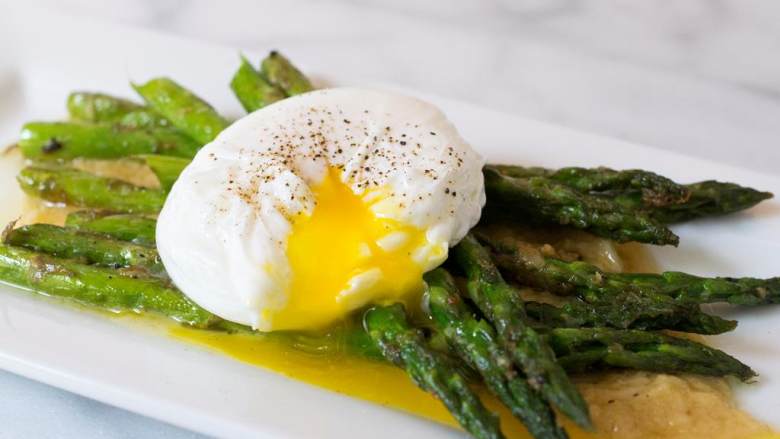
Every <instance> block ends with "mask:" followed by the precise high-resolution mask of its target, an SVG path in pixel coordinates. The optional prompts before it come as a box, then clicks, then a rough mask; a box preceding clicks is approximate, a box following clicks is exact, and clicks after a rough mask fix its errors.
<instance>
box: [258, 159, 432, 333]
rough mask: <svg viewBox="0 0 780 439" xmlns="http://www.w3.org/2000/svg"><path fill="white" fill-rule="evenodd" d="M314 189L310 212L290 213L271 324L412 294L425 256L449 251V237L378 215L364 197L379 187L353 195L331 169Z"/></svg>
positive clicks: (303, 324) (306, 323) (314, 323)
mask: <svg viewBox="0 0 780 439" xmlns="http://www.w3.org/2000/svg"><path fill="white" fill-rule="evenodd" d="M313 192H314V195H315V198H316V206H315V208H314V210H313V212H312V213H311V215H300V216H298V217H296V218H294V219H293V227H292V232H291V233H290V235H289V238H288V241H287V258H288V261H289V264H290V268H291V272H292V279H291V282H290V284H289V290H288V302H287V304H286V307H285V308H284V309H283V310H281V311H280V312H278V313H277V314H275V315H274V317H273V326H274V329H276V330H283V329H293V328H294V329H300V328H317V327H322V326H324V325H327V324H328V323H331V322H333V321H335V320H338V319H339V318H341V317H344V316H345V315H346V314H347V313H348V312H349V311H352V310H354V309H356V308H359V307H361V306H363V305H366V304H369V303H377V302H382V301H397V300H403V299H408V298H410V297H416V294H415V293H419V292H420V291H421V290H422V274H423V270H425V269H429V268H430V266H429V261H430V259H431V258H441V259H443V256H444V255H446V244H445V245H444V246H435V245H432V244H430V243H428V242H427V240H426V237H425V233H424V232H423V231H422V230H420V229H417V228H415V227H413V226H410V225H406V224H401V223H399V222H398V221H395V220H392V219H387V218H379V217H377V215H376V214H375V213H374V212H373V211H372V210H371V203H370V202H367V201H366V199H367V198H370V199H372V200H374V201H375V200H376V199H381V198H382V196H381V194H380V196H379V197H376V196H374V197H371V196H370V195H376V194H369V196H364V197H361V196H359V195H356V194H355V193H353V192H352V190H351V189H350V187H349V186H348V185H347V184H345V183H343V182H342V181H341V179H340V171H338V170H336V169H332V170H331V171H330V172H329V173H327V174H326V176H325V178H324V179H323V181H322V182H320V183H319V184H318V185H317V186H315V187H314V188H313ZM432 253H433V254H432Z"/></svg>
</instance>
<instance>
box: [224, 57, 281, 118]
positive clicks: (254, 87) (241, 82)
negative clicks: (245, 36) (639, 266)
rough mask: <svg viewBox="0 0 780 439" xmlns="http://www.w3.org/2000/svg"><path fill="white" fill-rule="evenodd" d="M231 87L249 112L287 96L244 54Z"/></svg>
mask: <svg viewBox="0 0 780 439" xmlns="http://www.w3.org/2000/svg"><path fill="white" fill-rule="evenodd" d="M230 88H231V89H233V94H235V95H236V97H237V98H238V100H239V101H240V102H241V105H242V106H243V107H244V109H245V110H246V111H247V112H249V113H251V112H253V111H255V110H258V109H260V108H263V107H265V106H266V105H269V104H273V103H274V102H276V101H279V100H282V99H284V98H285V97H286V95H285V94H284V91H282V90H281V89H280V88H278V87H276V86H275V85H273V84H271V83H269V82H268V81H267V80H266V79H265V78H263V77H262V75H260V72H258V71H257V70H255V68H254V67H252V64H250V63H249V61H247V59H246V58H244V57H243V56H242V57H241V66H240V67H239V68H238V70H237V71H236V74H235V75H233V79H232V80H231V81H230Z"/></svg>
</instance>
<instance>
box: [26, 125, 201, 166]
mask: <svg viewBox="0 0 780 439" xmlns="http://www.w3.org/2000/svg"><path fill="white" fill-rule="evenodd" d="M198 147H199V145H198V144H197V143H196V142H194V141H193V140H192V139H190V138H189V137H186V136H184V135H182V134H181V133H179V132H178V131H177V130H174V129H172V128H153V129H148V130H138V129H129V128H124V127H121V126H120V125H107V124H100V125H97V124H83V123H74V122H30V123H27V124H25V125H24V127H22V132H21V135H20V138H19V148H20V149H21V151H22V153H23V154H24V156H25V157H27V158H31V159H72V158H76V157H87V158H99V159H109V158H118V157H126V156H129V155H135V154H153V153H156V154H165V155H173V156H180V157H193V156H194V155H195V152H197V150H198Z"/></svg>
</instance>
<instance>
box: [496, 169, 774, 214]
mask: <svg viewBox="0 0 780 439" xmlns="http://www.w3.org/2000/svg"><path fill="white" fill-rule="evenodd" d="M489 167H490V168H491V169H493V170H495V171H497V172H499V173H501V174H502V175H505V176H509V177H514V178H520V179H528V178H532V177H543V178H547V179H549V180H553V181H556V182H559V183H563V184H565V185H567V186H568V187H570V188H572V189H574V190H576V191H579V192H580V193H583V194H589V195H598V196H600V197H601V198H603V199H605V200H608V201H610V202H613V203H615V204H616V205H617V206H619V207H620V208H622V209H624V210H626V211H639V212H643V213H644V214H646V215H647V216H649V217H651V218H653V219H655V220H656V221H658V222H660V223H662V224H671V223H676V222H682V221H688V220H692V219H696V218H701V217H705V216H717V215H725V214H729V213H733V212H737V211H740V210H744V209H747V208H750V207H752V206H754V205H756V204H758V203H759V202H761V201H763V200H766V199H769V198H771V197H772V194H771V193H769V192H761V191H757V190H755V189H751V188H747V187H742V186H739V185H737V184H734V183H721V182H717V181H711V180H710V181H702V182H699V183H693V184H687V185H682V184H679V183H675V182H673V181H671V180H669V179H667V178H665V177H662V176H660V175H657V174H654V173H652V172H648V171H642V170H635V169H632V170H627V171H615V170H612V169H608V168H574V167H572V168H561V169H558V170H551V169H546V168H536V167H531V168H525V167H521V166H515V165H489Z"/></svg>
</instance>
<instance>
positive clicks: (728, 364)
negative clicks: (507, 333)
mask: <svg viewBox="0 0 780 439" xmlns="http://www.w3.org/2000/svg"><path fill="white" fill-rule="evenodd" d="M548 340H549V341H550V345H551V346H552V347H553V349H554V350H555V353H556V354H557V355H558V361H560V362H561V364H563V365H564V366H565V367H566V369H567V370H570V371H585V370H592V369H594V368H597V369H603V368H604V367H620V368H631V369H639V370H647V371H653V372H662V373H697V374H701V375H712V376H725V375H733V376H735V377H737V378H739V379H741V380H742V381H747V380H749V379H750V378H753V377H755V376H756V373H755V372H753V370H751V369H750V367H748V366H746V365H745V364H743V363H741V362H740V361H739V360H737V359H735V358H733V357H731V356H730V355H728V354H726V353H724V352H722V351H719V350H717V349H714V348H710V347H707V346H705V345H703V344H700V343H696V342H694V341H691V340H685V339H681V338H677V337H672V336H669V335H664V334H660V333H655V332H646V331H636V330H613V329H606V328H588V329H585V328H576V329H569V328H556V329H553V330H551V331H550V332H549V334H548Z"/></svg>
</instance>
